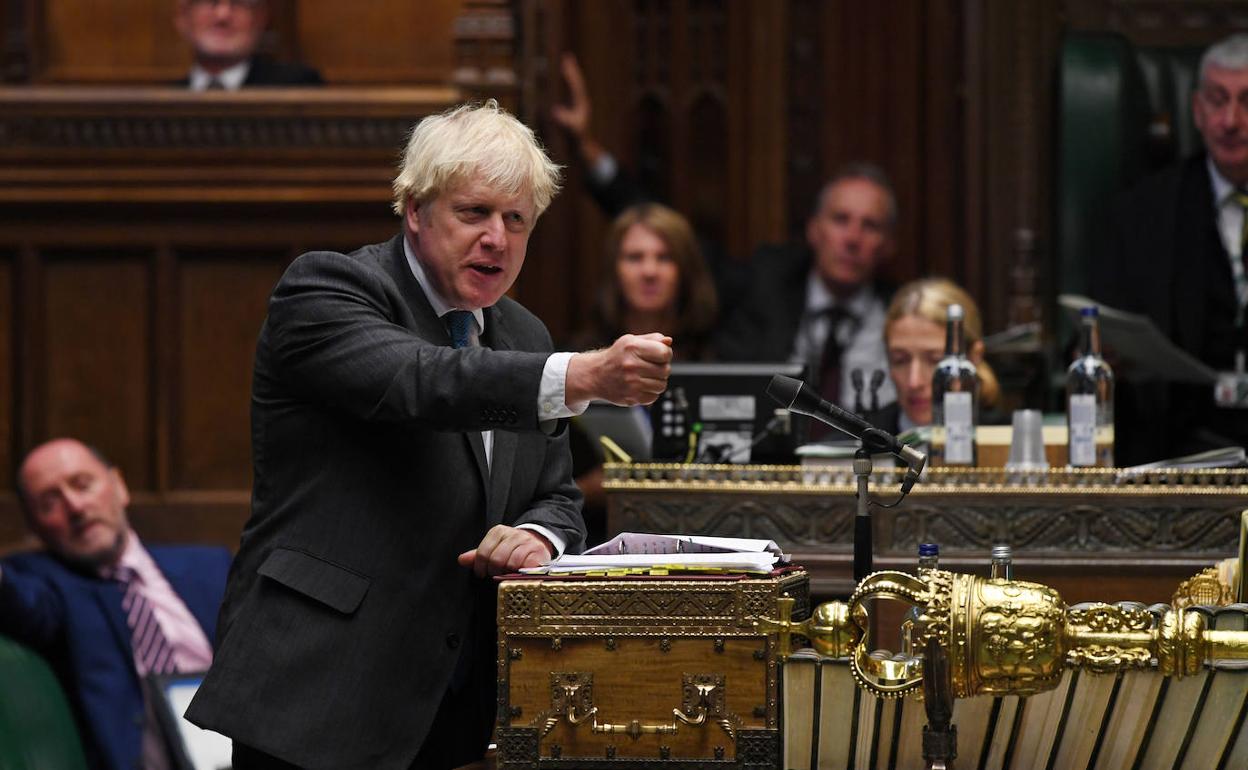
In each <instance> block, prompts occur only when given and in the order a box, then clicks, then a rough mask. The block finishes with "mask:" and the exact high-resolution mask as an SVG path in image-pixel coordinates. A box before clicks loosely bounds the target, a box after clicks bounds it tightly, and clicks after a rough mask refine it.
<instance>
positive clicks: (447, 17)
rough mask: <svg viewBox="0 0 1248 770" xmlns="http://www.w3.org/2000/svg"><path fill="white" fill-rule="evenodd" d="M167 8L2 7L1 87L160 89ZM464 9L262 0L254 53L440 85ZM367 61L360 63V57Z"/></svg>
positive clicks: (332, 75) (333, 71) (173, 41)
mask: <svg viewBox="0 0 1248 770" xmlns="http://www.w3.org/2000/svg"><path fill="white" fill-rule="evenodd" d="M176 3H177V0H125V2H124V3H113V2H108V3H97V2H91V1H90V0H44V1H43V2H38V3H35V2H28V0H3V2H2V3H0V23H3V24H5V25H6V27H7V30H8V32H9V33H10V34H9V36H10V38H11V42H10V44H9V45H8V51H7V52H6V53H8V54H10V55H11V56H12V57H13V58H14V59H16V63H15V65H14V67H13V71H12V72H11V73H9V74H8V75H7V77H6V79H8V80H11V81H12V80H20V81H22V82H34V83H110V84H116V83H169V82H172V81H175V80H177V79H179V78H181V77H183V76H184V75H185V74H186V70H187V67H188V66H189V64H190V53H189V50H188V48H187V45H186V43H185V42H184V41H183V40H182V38H181V37H180V36H179V35H178V33H177V31H176V29H175V27H174V17H175V10H176ZM463 5H464V0H420V2H418V3H413V2H402V1H401V0H400V1H398V2H395V1H390V2H368V3H343V2H340V0H269V6H270V9H271V14H270V16H271V24H270V30H269V31H268V32H267V33H266V35H265V37H264V39H263V41H262V50H264V51H265V52H267V53H268V54H270V55H272V56H274V57H276V58H278V59H282V60H303V61H307V62H310V63H313V64H315V65H316V66H317V68H318V69H320V70H321V73H322V74H323V75H324V76H325V78H326V80H328V81H329V82H331V83H335V84H340V85H342V84H379V83H385V84H404V83H407V84H411V83H445V82H447V75H448V73H449V72H450V70H451V67H452V60H453V40H454V35H453V26H454V23H455V19H456V18H457V17H458V15H459V14H460V12H461V10H462V7H463ZM362 52H367V55H362Z"/></svg>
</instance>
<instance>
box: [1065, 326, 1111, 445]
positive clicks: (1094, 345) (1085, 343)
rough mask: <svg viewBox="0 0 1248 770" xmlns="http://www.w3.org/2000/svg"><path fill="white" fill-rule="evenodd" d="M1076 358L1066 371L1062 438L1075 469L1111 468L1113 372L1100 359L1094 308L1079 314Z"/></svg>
mask: <svg viewBox="0 0 1248 770" xmlns="http://www.w3.org/2000/svg"><path fill="white" fill-rule="evenodd" d="M1079 321H1080V330H1079V353H1080V356H1079V358H1077V359H1075V361H1074V363H1072V364H1071V365H1070V367H1069V368H1068V369H1067V370H1066V431H1067V433H1066V435H1067V449H1068V451H1069V453H1070V456H1069V461H1070V464H1071V465H1072V466H1075V467H1089V466H1099V467H1104V468H1112V467H1113V465H1114V371H1113V369H1111V368H1110V367H1109V364H1107V363H1105V359H1103V358H1101V333H1100V328H1099V326H1098V321H1097V311H1096V306H1095V305H1091V306H1088V307H1085V308H1083V310H1081V311H1080V312H1079Z"/></svg>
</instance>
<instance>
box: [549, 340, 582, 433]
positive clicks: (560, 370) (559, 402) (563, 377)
mask: <svg viewBox="0 0 1248 770" xmlns="http://www.w3.org/2000/svg"><path fill="white" fill-rule="evenodd" d="M574 355H576V354H575V353H551V354H550V358H547V359H546V366H544V367H542V384H541V387H539V388H538V391H537V419H538V420H540V421H541V422H546V421H548V420H558V419H561V418H563V417H575V416H576V415H578V414H581V413H582V412H584V411H585V409H586V407H588V406H589V402H588V401H581V402H579V403H576V404H567V403H565V401H566V399H567V384H568V362H569V361H571V360H572V356H574Z"/></svg>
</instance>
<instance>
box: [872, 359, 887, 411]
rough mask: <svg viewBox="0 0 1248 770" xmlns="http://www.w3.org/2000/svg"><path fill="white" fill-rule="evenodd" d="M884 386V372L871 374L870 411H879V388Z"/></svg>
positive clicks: (878, 370)
mask: <svg viewBox="0 0 1248 770" xmlns="http://www.w3.org/2000/svg"><path fill="white" fill-rule="evenodd" d="M883 384H884V370H883V369H876V370H875V371H874V372H871V411H872V412H878V411H880V386H881V385H883Z"/></svg>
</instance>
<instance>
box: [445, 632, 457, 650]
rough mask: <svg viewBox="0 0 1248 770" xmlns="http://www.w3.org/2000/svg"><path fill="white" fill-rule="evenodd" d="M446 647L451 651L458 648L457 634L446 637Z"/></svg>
mask: <svg viewBox="0 0 1248 770" xmlns="http://www.w3.org/2000/svg"><path fill="white" fill-rule="evenodd" d="M446 646H447V647H450V648H451V649H452V650H454V649H458V648H459V634H456V633H450V634H447V635H446Z"/></svg>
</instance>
